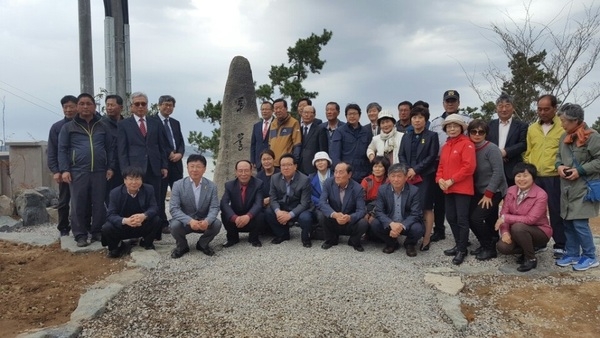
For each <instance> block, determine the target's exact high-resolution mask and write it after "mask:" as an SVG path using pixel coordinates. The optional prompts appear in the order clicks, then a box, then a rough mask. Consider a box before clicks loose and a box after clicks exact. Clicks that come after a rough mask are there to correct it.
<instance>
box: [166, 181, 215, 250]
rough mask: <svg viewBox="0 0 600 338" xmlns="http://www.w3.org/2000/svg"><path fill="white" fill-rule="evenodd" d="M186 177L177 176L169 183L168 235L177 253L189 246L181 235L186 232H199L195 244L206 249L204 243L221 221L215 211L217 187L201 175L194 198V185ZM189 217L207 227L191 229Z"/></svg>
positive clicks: (206, 246)
mask: <svg viewBox="0 0 600 338" xmlns="http://www.w3.org/2000/svg"><path fill="white" fill-rule="evenodd" d="M193 184H194V182H192V180H191V178H190V177H189V176H187V177H184V178H182V179H180V180H179V181H177V182H175V184H173V190H172V191H171V199H170V200H169V212H170V213H171V217H172V218H171V221H170V222H169V223H170V224H169V226H170V227H171V235H173V238H175V242H176V246H177V247H176V249H177V250H179V251H180V252H181V251H182V250H185V249H186V248H189V246H188V242H187V240H186V238H185V236H186V235H187V234H189V233H190V232H196V233H202V236H200V239H199V240H198V243H197V244H196V247H198V246H200V247H202V248H208V244H209V243H210V242H211V241H212V240H213V239H214V238H215V236H216V235H217V234H218V233H219V231H220V230H221V221H219V220H218V219H217V215H218V214H219V200H218V198H217V186H216V185H215V184H214V183H213V182H212V181H210V180H208V179H206V178H204V177H202V180H201V181H200V185H201V187H200V199H199V200H196V196H195V195H194V188H193V186H192V185H193ZM191 220H206V221H207V222H208V228H207V229H206V230H205V231H200V230H198V231H196V230H192V228H191V227H190V221H191Z"/></svg>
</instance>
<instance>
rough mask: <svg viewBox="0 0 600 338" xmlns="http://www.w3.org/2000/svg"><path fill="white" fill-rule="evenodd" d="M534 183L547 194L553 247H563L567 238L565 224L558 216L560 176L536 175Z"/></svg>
mask: <svg viewBox="0 0 600 338" xmlns="http://www.w3.org/2000/svg"><path fill="white" fill-rule="evenodd" d="M535 184H537V185H538V186H539V187H540V188H542V189H544V191H545V192H546V194H548V213H549V214H550V226H552V238H553V239H554V248H555V249H564V248H565V243H566V242H567V238H566V237H565V225H564V223H563V219H562V217H560V194H561V191H560V178H559V177H558V176H548V177H540V176H538V177H537V178H536V179H535Z"/></svg>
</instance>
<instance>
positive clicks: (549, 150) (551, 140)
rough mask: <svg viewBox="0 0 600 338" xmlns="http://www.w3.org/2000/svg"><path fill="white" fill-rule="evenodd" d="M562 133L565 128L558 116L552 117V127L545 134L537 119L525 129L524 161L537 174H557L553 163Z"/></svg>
mask: <svg viewBox="0 0 600 338" xmlns="http://www.w3.org/2000/svg"><path fill="white" fill-rule="evenodd" d="M564 133H565V130H564V129H563V127H562V126H561V124H560V118H559V117H558V116H554V118H553V119H552V128H550V130H549V131H548V134H546V135H544V130H543V129H542V125H541V123H540V122H539V121H536V122H534V123H532V124H531V125H530V126H529V129H527V151H525V157H524V161H525V162H527V163H531V164H533V165H534V166H535V167H536V169H537V171H538V176H542V177H544V176H558V171H556V168H555V167H554V163H555V162H556V155H557V154H558V145H559V142H560V137H561V136H562V135H563V134H564Z"/></svg>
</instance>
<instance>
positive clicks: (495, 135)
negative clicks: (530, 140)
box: [486, 117, 529, 181]
mask: <svg viewBox="0 0 600 338" xmlns="http://www.w3.org/2000/svg"><path fill="white" fill-rule="evenodd" d="M499 125H500V122H499V120H498V119H495V120H491V121H490V123H489V124H488V127H489V128H490V132H489V133H488V134H487V136H486V139H487V140H488V141H490V142H492V143H494V144H495V145H498V139H499V137H500V135H499V134H500V132H499ZM528 128H529V126H528V125H527V123H525V122H523V121H519V120H517V119H515V118H514V117H513V119H512V121H511V123H510V128H508V135H507V136H506V144H505V145H504V150H505V151H506V159H507V160H506V161H505V162H504V175H505V176H506V177H507V178H509V179H510V180H511V181H512V180H513V179H514V175H513V169H514V168H515V165H516V164H517V163H519V162H523V153H524V152H525V150H527V129H528Z"/></svg>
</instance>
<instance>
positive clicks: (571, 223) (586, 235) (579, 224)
mask: <svg viewBox="0 0 600 338" xmlns="http://www.w3.org/2000/svg"><path fill="white" fill-rule="evenodd" d="M564 225H565V237H566V238H567V241H566V243H565V251H566V255H567V256H570V257H579V256H580V253H581V256H583V257H587V258H591V259H596V246H595V245H594V236H593V235H592V230H591V229H590V224H589V220H588V219H573V220H566V219H565V220H564Z"/></svg>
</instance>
